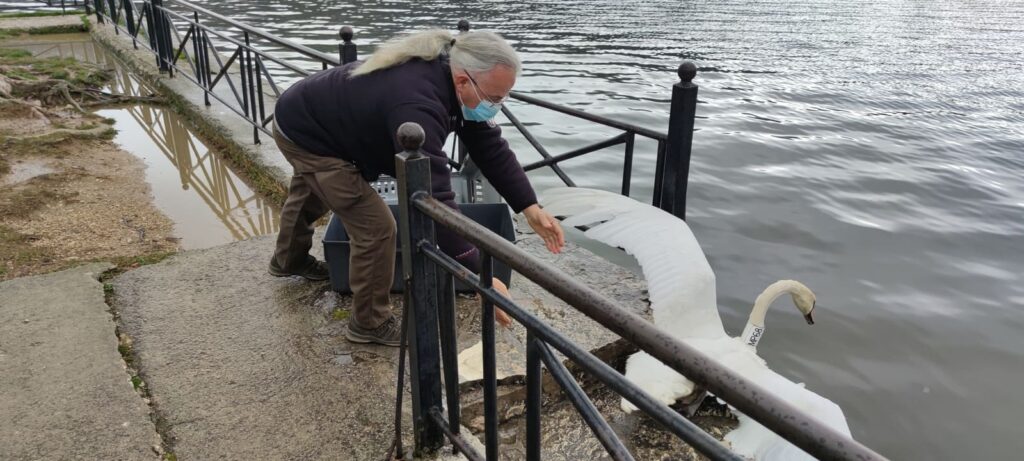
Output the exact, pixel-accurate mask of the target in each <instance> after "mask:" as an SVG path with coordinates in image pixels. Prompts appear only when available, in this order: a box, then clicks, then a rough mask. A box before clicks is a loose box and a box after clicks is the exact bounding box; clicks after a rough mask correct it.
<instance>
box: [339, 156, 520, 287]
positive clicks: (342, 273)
mask: <svg viewBox="0 0 1024 461" xmlns="http://www.w3.org/2000/svg"><path fill="white" fill-rule="evenodd" d="M370 186H371V187H373V188H374V189H375V190H376V191H377V193H378V194H380V196H381V198H382V199H384V203H387V204H388V206H389V208H391V212H392V214H393V215H394V216H395V221H396V222H397V221H398V181H397V180H395V179H394V178H392V177H390V176H381V177H380V178H379V179H378V180H377V181H374V182H371V183H370ZM452 191H454V192H455V202H456V203H458V204H459V208H460V209H461V210H462V214H464V215H465V216H466V217H468V218H470V219H472V220H474V221H476V222H478V223H480V224H482V225H484V226H485V227H487V228H488V229H490V230H491V231H492V232H494V233H496V234H498V235H501V236H502V237H504V238H505V239H506V240H508V241H510V242H514V241H515V223H514V221H513V220H512V212H511V210H510V209H509V208H508V205H505V204H504V203H501V196H500V195H498V193H497V191H495V190H494V187H492V186H491V185H490V183H488V182H487V180H486V179H484V178H483V175H481V174H480V170H478V169H477V168H476V166H475V165H473V163H472V162H470V161H467V162H466V164H465V165H464V166H463V168H462V171H459V172H456V173H453V174H452ZM323 244H324V258H325V259H326V260H327V266H328V269H329V270H330V275H331V288H332V289H333V290H334V291H337V292H340V293H351V292H352V290H351V287H350V286H349V283H348V259H349V254H350V249H349V238H348V233H346V232H345V228H344V226H343V225H342V223H341V221H340V220H339V219H338V217H337V216H331V221H330V223H329V224H328V225H327V232H326V233H325V234H324V239H323ZM398 245H399V248H398V251H397V252H396V255H395V256H396V261H395V279H394V283H393V284H392V285H391V291H392V292H396V293H400V292H402V291H403V289H404V287H403V286H402V277H401V275H402V255H401V244H400V243H398ZM494 276H495V277H497V278H498V279H499V280H501V281H502V282H505V284H506V285H508V284H509V283H510V279H511V277H512V270H511V269H509V268H508V267H507V266H505V265H504V264H502V263H501V262H499V261H495V262H494ZM455 290H456V291H459V292H468V291H472V290H470V289H469V287H467V286H465V285H464V284H463V283H461V282H456V284H455Z"/></svg>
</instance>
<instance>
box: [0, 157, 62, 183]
mask: <svg viewBox="0 0 1024 461" xmlns="http://www.w3.org/2000/svg"><path fill="white" fill-rule="evenodd" d="M56 172H57V170H54V169H53V168H50V167H49V166H48V165H46V163H45V162H41V161H33V160H23V161H19V162H17V163H15V164H13V165H11V171H10V172H9V173H7V174H6V175H4V177H3V180H0V185H3V186H13V185H15V184H19V183H23V182H25V181H28V180H29V179H32V178H35V177H39V176H42V175H44V174H50V173H56Z"/></svg>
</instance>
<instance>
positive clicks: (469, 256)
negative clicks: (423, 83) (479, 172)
mask: <svg viewBox="0 0 1024 461" xmlns="http://www.w3.org/2000/svg"><path fill="white" fill-rule="evenodd" d="M405 122H415V123H418V124H419V125H420V126H421V127H423V132H424V134H425V135H426V136H425V138H424V142H423V147H422V149H421V150H422V151H423V153H424V154H426V155H427V157H428V158H429V159H430V191H431V195H432V196H433V197H434V198H436V199H438V200H440V201H442V202H444V204H445V205H448V206H449V207H450V208H451V209H453V210H455V211H459V206H458V205H457V204H456V203H455V192H453V191H452V179H451V170H450V169H449V168H448V156H447V155H445V153H444V151H443V150H442V147H443V145H444V141H445V139H446V138H447V137H448V129H447V127H446V123H447V120H446V115H445V114H442V113H440V112H438V111H437V110H436V109H434V108H432V107H430V106H427V105H421V104H403V105H400V106H397V107H396V108H395V109H393V110H392V111H391V112H390V114H389V115H388V132H389V133H391V141H392V143H393V144H394V151H395V152H401V151H402V150H403V149H402V146H401V145H400V144H399V143H398V136H397V133H398V127H399V126H401V125H402V124H403V123H405ZM435 235H436V237H437V244H438V246H440V247H441V251H443V252H444V253H445V254H447V255H448V256H451V257H453V258H455V259H456V260H458V261H459V262H460V263H462V265H463V266H466V267H468V268H469V269H471V270H473V271H474V272H479V271H480V258H479V255H478V251H477V249H476V248H475V247H474V246H473V245H471V244H470V243H469V242H467V241H466V240H465V239H463V238H462V237H459V236H458V235H456V234H455V233H454V232H451V231H449V230H448V229H447V228H446V227H444V226H435Z"/></svg>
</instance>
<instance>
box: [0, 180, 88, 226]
mask: <svg viewBox="0 0 1024 461" xmlns="http://www.w3.org/2000/svg"><path fill="white" fill-rule="evenodd" d="M65 180H67V177H66V175H61V174H45V175H42V176H37V177H35V178H32V179H31V180H29V182H28V184H27V187H24V188H19V189H18V190H15V191H12V192H11V193H10V194H7V196H6V197H3V198H0V216H3V217H5V218H14V219H24V218H28V217H29V216H31V215H32V214H33V213H35V212H36V211H38V210H41V209H43V208H46V206H47V205H49V204H51V203H59V202H65V201H67V200H68V199H70V198H72V197H74V196H75V195H77V194H75V193H65V192H60V191H57V190H54V189H55V188H53V187H50V186H51V185H53V184H55V183H58V182H63V181H65Z"/></svg>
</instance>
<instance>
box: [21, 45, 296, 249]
mask: <svg viewBox="0 0 1024 461" xmlns="http://www.w3.org/2000/svg"><path fill="white" fill-rule="evenodd" d="M2 46H3V47H15V48H21V49H25V50H28V51H30V52H32V53H33V54H34V55H36V56H42V57H50V56H54V57H73V58H76V59H79V60H82V61H87V62H91V63H95V64H99V65H101V66H104V67H107V68H109V69H111V70H112V71H113V79H112V81H111V84H110V85H109V86H108V87H107V88H106V89H105V90H106V91H108V92H111V93H116V94H126V95H134V96H139V95H149V94H152V93H153V91H151V90H150V89H149V88H148V87H147V86H146V85H145V84H144V83H143V82H142V81H141V80H139V79H137V78H136V77H134V76H133V75H132V74H131V73H130V72H129V71H128V70H127V69H126V68H125V67H124V66H122V65H121V64H120V62H119V61H118V60H117V58H115V57H114V56H113V55H111V54H110V53H108V52H107V51H106V50H105V49H104V48H103V47H102V46H100V45H99V44H97V43H95V42H93V41H92V40H91V39H90V38H89V36H88V35H84V34H57V35H49V36H39V37H29V38H28V39H24V40H20V41H5V42H4V43H3V44H2ZM96 114H98V115H100V116H103V117H108V118H112V119H114V120H115V121H116V123H115V124H114V128H116V129H117V136H116V137H115V138H114V142H115V143H117V144H118V146H120V147H121V148H122V149H124V150H125V151H127V152H130V153H131V154H133V155H135V156H136V157H138V158H140V159H141V160H142V161H143V162H145V163H146V166H147V168H146V181H147V182H148V183H149V185H150V188H151V189H152V195H153V201H154V203H155V204H156V206H157V208H159V209H160V211H162V212H163V213H164V214H166V215H167V216H168V217H169V218H170V219H171V220H172V221H173V222H174V235H175V236H176V237H178V238H180V239H181V241H180V244H181V247H182V248H185V249H197V248H207V247H211V246H216V245H221V244H224V243H229V242H233V241H236V240H243V239H248V238H252V237H257V236H260V235H267V234H274V233H277V226H278V211H279V210H278V209H277V207H276V206H273V205H271V204H269V203H267V202H266V200H264V199H263V197H261V196H259V195H258V194H256V193H255V192H253V190H252V189H250V188H249V187H248V186H247V185H246V184H245V182H243V181H242V179H241V178H240V177H239V176H238V175H237V174H236V173H235V172H234V171H232V170H231V168H230V167H229V166H228V164H227V162H226V161H225V160H224V159H222V158H220V157H218V156H217V155H216V154H215V153H214V152H212V151H211V150H210V148H209V147H208V146H207V145H206V144H204V143H203V142H202V141H201V140H200V139H199V138H197V137H196V136H195V135H193V134H192V133H191V131H189V128H188V126H187V125H186V124H185V123H184V121H183V120H182V119H181V118H180V117H178V115H177V114H176V113H174V111H172V110H169V109H165V108H162V107H154V106H147V105H134V106H126V107H120V108H117V109H104V110H98V111H96Z"/></svg>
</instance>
